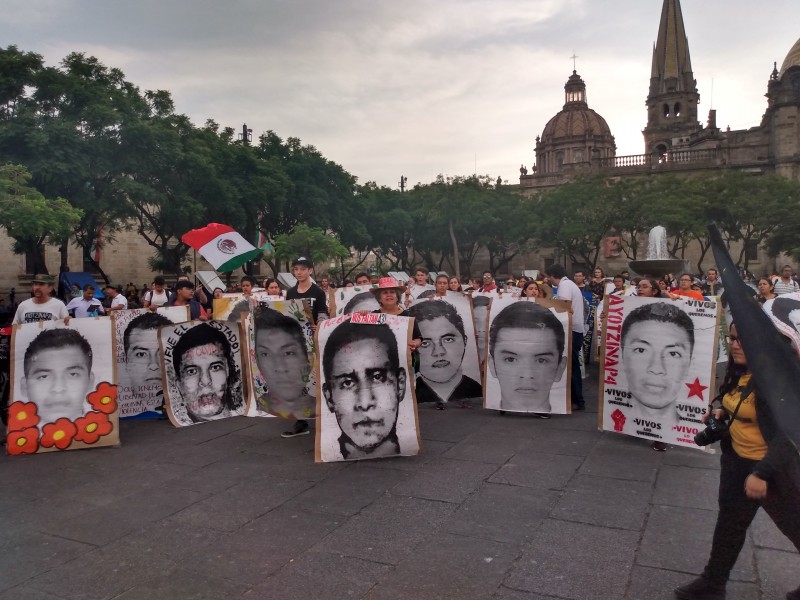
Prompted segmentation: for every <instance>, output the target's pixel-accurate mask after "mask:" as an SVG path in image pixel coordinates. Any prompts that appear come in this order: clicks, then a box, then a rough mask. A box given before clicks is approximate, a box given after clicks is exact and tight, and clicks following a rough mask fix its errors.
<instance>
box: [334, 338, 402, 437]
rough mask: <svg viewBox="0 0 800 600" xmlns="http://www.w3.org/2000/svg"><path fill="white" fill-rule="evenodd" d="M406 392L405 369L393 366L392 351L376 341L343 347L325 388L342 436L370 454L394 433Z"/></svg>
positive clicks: (335, 359)
mask: <svg viewBox="0 0 800 600" xmlns="http://www.w3.org/2000/svg"><path fill="white" fill-rule="evenodd" d="M405 391H406V372H405V369H401V368H399V366H398V365H393V364H391V362H390V361H389V352H388V349H387V348H386V346H385V345H384V344H383V343H382V342H380V341H378V340H375V339H365V340H358V341H354V342H351V343H350V344H346V345H345V346H342V347H341V348H340V349H339V351H338V352H337V353H336V355H335V356H334V358H333V361H332V366H331V373H330V379H329V380H328V381H326V382H325V384H324V386H323V393H324V395H325V402H326V403H327V405H328V408H329V409H330V410H331V411H332V412H333V413H334V414H335V415H336V420H337V422H338V423H339V428H340V429H341V430H342V433H343V434H344V435H345V436H347V437H348V438H349V439H350V441H351V442H353V444H354V445H355V446H356V447H358V448H360V449H361V450H364V451H366V452H370V451H372V450H374V449H375V448H377V447H378V446H379V445H381V444H382V443H383V442H384V441H385V440H386V439H387V437H388V436H389V434H391V432H392V431H393V430H394V426H395V423H396V422H397V413H398V408H399V404H400V401H401V400H402V399H403V396H404V395H405Z"/></svg>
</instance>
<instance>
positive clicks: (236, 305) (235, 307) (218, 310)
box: [211, 294, 257, 323]
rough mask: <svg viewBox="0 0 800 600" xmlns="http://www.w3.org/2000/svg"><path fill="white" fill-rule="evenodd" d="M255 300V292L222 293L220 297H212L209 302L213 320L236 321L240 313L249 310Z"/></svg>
mask: <svg viewBox="0 0 800 600" xmlns="http://www.w3.org/2000/svg"><path fill="white" fill-rule="evenodd" d="M256 302H257V297H256V295H255V294H251V295H250V296H245V295H244V294H223V295H222V297H221V298H214V300H213V301H212V303H211V306H212V309H213V311H214V320H215V321H229V322H231V323H238V322H239V321H240V317H241V315H242V314H245V313H248V312H250V307H251V305H253V304H255V303H256Z"/></svg>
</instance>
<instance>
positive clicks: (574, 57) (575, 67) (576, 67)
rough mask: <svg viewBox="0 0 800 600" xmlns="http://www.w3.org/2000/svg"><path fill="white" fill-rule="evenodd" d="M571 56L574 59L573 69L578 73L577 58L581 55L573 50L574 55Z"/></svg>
mask: <svg viewBox="0 0 800 600" xmlns="http://www.w3.org/2000/svg"><path fill="white" fill-rule="evenodd" d="M570 58H571V59H572V70H573V71H574V72H576V73H577V72H578V66H577V60H578V59H579V58H580V57H579V56H578V55H577V54H575V50H573V51H572V56H570Z"/></svg>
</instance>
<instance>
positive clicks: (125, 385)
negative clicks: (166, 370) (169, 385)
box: [111, 306, 189, 419]
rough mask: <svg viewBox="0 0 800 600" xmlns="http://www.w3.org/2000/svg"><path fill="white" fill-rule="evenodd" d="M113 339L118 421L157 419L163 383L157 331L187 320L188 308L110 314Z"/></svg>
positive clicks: (162, 308) (142, 309)
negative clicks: (120, 419)
mask: <svg viewBox="0 0 800 600" xmlns="http://www.w3.org/2000/svg"><path fill="white" fill-rule="evenodd" d="M111 319H112V322H113V324H114V338H115V340H116V360H117V373H118V374H119V398H118V400H119V410H120V418H126V417H134V416H139V417H140V418H151V419H155V418H158V417H159V416H161V413H160V411H159V410H158V409H159V407H160V406H161V405H162V403H163V400H164V391H163V390H164V380H163V377H162V374H161V351H160V349H159V347H158V328H159V327H161V326H162V325H171V324H173V323H183V322H185V321H188V320H189V307H188V306H169V307H167V306H161V307H159V308H158V309H157V310H156V311H155V312H152V311H150V310H148V309H146V308H138V309H132V310H118V311H114V312H112V313H111Z"/></svg>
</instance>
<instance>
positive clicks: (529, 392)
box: [483, 295, 572, 418]
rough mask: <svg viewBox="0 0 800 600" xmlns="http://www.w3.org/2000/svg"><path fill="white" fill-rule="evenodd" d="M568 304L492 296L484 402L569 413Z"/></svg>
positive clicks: (498, 406) (512, 409)
mask: <svg viewBox="0 0 800 600" xmlns="http://www.w3.org/2000/svg"><path fill="white" fill-rule="evenodd" d="M571 332H572V322H571V315H570V309H569V303H568V302H564V301H563V300H551V299H544V298H513V297H510V296H507V295H504V296H503V297H502V298H495V299H494V300H493V301H492V306H491V309H490V311H489V331H488V338H489V339H488V344H487V346H488V350H487V358H486V366H485V367H484V368H485V371H484V375H485V380H484V381H485V384H484V402H483V405H484V407H486V408H491V409H495V410H502V411H505V412H520V413H533V414H536V415H538V416H540V417H542V418H547V417H548V416H549V415H550V414H551V413H556V414H568V413H570V412H571V403H570V390H569V381H570V374H571V370H570V369H571V365H570V358H569V357H570V350H571V349H570V343H571V340H572V335H571Z"/></svg>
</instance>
